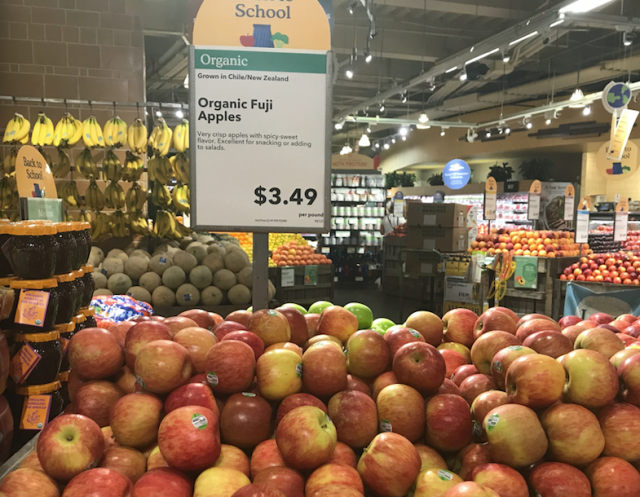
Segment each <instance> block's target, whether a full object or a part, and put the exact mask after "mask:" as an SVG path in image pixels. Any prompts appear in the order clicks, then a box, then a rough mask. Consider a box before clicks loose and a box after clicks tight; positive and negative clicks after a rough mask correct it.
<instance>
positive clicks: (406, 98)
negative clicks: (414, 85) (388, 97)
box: [402, 90, 409, 104]
mask: <svg viewBox="0 0 640 497" xmlns="http://www.w3.org/2000/svg"><path fill="white" fill-rule="evenodd" d="M408 93H409V92H408V91H407V90H405V91H404V92H402V103H403V104H406V103H407V100H409V95H408Z"/></svg>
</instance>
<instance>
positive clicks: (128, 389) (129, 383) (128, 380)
mask: <svg viewBox="0 0 640 497" xmlns="http://www.w3.org/2000/svg"><path fill="white" fill-rule="evenodd" d="M111 379H112V380H113V382H114V383H115V384H116V385H117V386H118V388H119V389H120V390H122V392H123V393H124V394H127V393H134V392H135V391H136V387H139V386H140V385H138V384H137V380H136V375H134V374H133V373H132V372H131V371H130V370H129V368H128V367H127V366H123V367H122V369H121V370H120V371H118V372H117V373H116V374H115V375H113V376H112V377H111Z"/></svg>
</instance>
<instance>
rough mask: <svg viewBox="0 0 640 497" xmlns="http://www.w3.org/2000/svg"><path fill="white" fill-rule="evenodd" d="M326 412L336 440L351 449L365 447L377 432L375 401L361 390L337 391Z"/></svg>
mask: <svg viewBox="0 0 640 497" xmlns="http://www.w3.org/2000/svg"><path fill="white" fill-rule="evenodd" d="M328 413H329V417H330V418H331V420H332V421H333V423H334V424H335V428H336V432H337V438H338V440H339V441H341V442H344V443H345V444H347V445H348V446H349V447H351V448H352V449H361V448H363V447H366V446H367V445H368V444H369V443H370V442H371V440H373V438H374V437H375V436H376V434H377V433H378V411H377V407H376V403H375V402H374V401H373V400H372V399H371V397H369V396H367V395H366V394H364V393H362V392H357V391H345V392H339V393H337V394H336V395H334V396H333V397H331V400H330V401H329V405H328ZM423 417H424V414H423Z"/></svg>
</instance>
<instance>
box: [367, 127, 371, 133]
mask: <svg viewBox="0 0 640 497" xmlns="http://www.w3.org/2000/svg"><path fill="white" fill-rule="evenodd" d="M367 133H369V134H371V126H367Z"/></svg>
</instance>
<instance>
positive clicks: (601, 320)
mask: <svg viewBox="0 0 640 497" xmlns="http://www.w3.org/2000/svg"><path fill="white" fill-rule="evenodd" d="M589 319H590V320H591V321H595V322H596V323H598V324H607V323H610V322H611V321H613V316H610V315H609V314H607V313H606V312H596V313H595V314H592V315H591V316H589Z"/></svg>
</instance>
